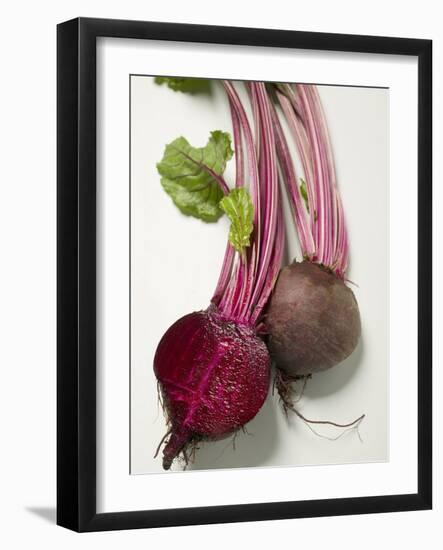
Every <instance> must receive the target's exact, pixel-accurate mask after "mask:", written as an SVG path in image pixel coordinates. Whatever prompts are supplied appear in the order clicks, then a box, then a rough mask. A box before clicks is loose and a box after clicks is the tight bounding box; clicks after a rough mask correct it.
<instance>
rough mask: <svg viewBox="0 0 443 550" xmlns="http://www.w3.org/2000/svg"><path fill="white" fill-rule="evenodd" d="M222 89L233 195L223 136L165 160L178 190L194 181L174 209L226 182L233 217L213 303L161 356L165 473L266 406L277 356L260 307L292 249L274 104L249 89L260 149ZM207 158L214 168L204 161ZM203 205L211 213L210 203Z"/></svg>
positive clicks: (169, 338)
mask: <svg viewBox="0 0 443 550" xmlns="http://www.w3.org/2000/svg"><path fill="white" fill-rule="evenodd" d="M224 87H225V90H226V92H227V94H228V98H229V102H230V107H231V115H232V122H233V130H234V143H235V157H236V186H235V189H233V190H232V191H229V187H228V186H227V184H226V182H224V180H223V178H222V176H221V174H220V173H218V172H216V170H215V168H217V167H219V164H220V163H219V164H217V162H218V160H217V159H218V158H219V156H220V151H219V150H217V151H216V153H214V150H216V149H217V147H219V144H220V139H221V137H222V135H221V133H220V132H213V133H212V134H211V135H212V138H211V139H212V142H211V143H210V144H209V145H208V146H207V148H205V150H204V151H203V150H202V149H200V150H195V149H193V148H191V147H190V146H189V144H187V143H183V139H181V140H178V141H177V140H176V141H175V142H174V143H173V148H172V149H171V146H167V147H169V149H167V151H166V154H165V156H164V159H163V161H162V164H161V169H162V172H163V174H164V175H165V177H166V176H167V177H169V178H172V180H171V181H169V180H168V181H167V182H166V183H167V184H168V189H170V190H171V189H172V190H173V192H174V193H176V191H177V187H176V186H177V185H181V184H183V185H186V184H189V185H190V187H189V188H187V190H186V192H183V189H180V190H179V192H177V193H176V194H175V195H174V197H175V202H176V203H177V201H180V200H181V198H182V197H183V196H185V197H187V198H189V194H190V191H189V189H192V190H193V191H192V192H194V193H195V192H196V190H197V191H198V192H201V194H200V195H194V196H192V201H194V202H195V201H200V203H201V201H204V200H206V199H207V200H212V199H213V197H214V196H217V193H218V191H217V193H216V194H214V193H208V192H207V191H205V190H207V187H208V185H212V186H214V185H215V183H219V184H220V188H221V190H222V193H224V194H225V196H224V197H223V198H222V199H221V201H220V203H219V207H220V208H221V209H222V210H223V211H224V212H225V213H226V214H227V215H228V217H229V218H230V219H231V229H230V233H229V243H228V246H227V249H226V253H225V257H224V261H223V266H222V269H221V273H220V277H219V280H218V283H217V286H216V289H215V292H214V296H213V297H212V300H211V305H210V307H209V308H208V309H207V310H205V311H199V312H194V313H190V314H189V315H185V316H184V317H182V318H181V319H179V320H178V321H177V322H175V323H174V324H173V325H172V326H171V327H170V328H169V329H168V330H167V331H166V333H165V334H164V336H163V337H162V339H161V341H160V343H159V345H158V348H157V351H156V354H155V358H154V372H155V375H156V377H157V380H158V383H159V390H160V393H161V397H162V402H163V407H164V411H165V414H166V417H167V418H166V419H167V423H168V426H169V429H168V432H167V434H166V435H165V437H164V438H163V440H162V442H161V443H160V446H161V445H162V443H163V441H165V446H164V448H163V467H164V468H165V469H166V470H167V469H169V468H170V467H171V464H172V462H173V460H174V459H175V457H177V456H178V455H179V454H182V455H183V456H184V458H185V460H187V458H188V448H189V446H192V445H193V444H194V443H195V442H196V441H198V440H201V439H216V438H220V437H224V436H226V435H229V434H232V433H233V432H235V431H236V430H238V429H239V428H241V427H242V426H243V425H244V424H245V423H247V422H249V420H251V419H252V418H253V417H254V416H255V415H256V414H257V412H258V411H259V410H260V407H261V406H262V405H263V403H264V401H265V398H266V394H267V391H268V387H269V378H270V357H269V352H268V350H267V348H266V345H265V344H264V342H263V340H261V339H260V338H259V337H258V336H257V331H258V329H259V327H261V326H262V311H263V309H264V307H265V305H266V303H267V301H268V298H269V296H270V294H271V291H272V288H273V286H274V283H275V280H276V278H277V275H278V271H279V269H280V266H281V259H282V254H283V246H284V232H283V224H282V219H281V201H280V196H279V187H278V174H277V165H276V162H275V157H276V152H275V141H274V133H273V126H272V118H271V111H270V103H269V99H268V97H267V94H266V87H265V85H264V83H260V82H257V83H251V84H250V93H251V95H252V96H253V97H254V98H255V101H256V105H257V110H256V113H255V115H256V116H257V117H258V118H257V128H256V130H257V136H258V143H257V144H254V140H253V134H252V130H251V128H250V125H249V122H248V119H247V116H246V112H245V110H244V108H243V106H242V104H241V101H240V99H239V97H238V95H237V93H236V91H235V89H234V87H233V86H232V84H231V83H229V82H225V83H224ZM243 142H244V143H245V146H246V155H244V153H243ZM180 148H181V149H180ZM257 150H258V151H259V153H257ZM182 151H183V152H182ZM192 155H194V156H195V158H193V156H192ZM244 157H247V159H246V158H244ZM206 158H207V159H209V160H210V161H211V166H205V165H204V161H205V159H206ZM202 159H203V160H202ZM245 160H247V163H246V162H245ZM182 166H184V167H185V170H184V174H180V178H181V179H180V178H178V177H177V174H176V171H177V169H181V167H182ZM217 169H218V168H217ZM202 170H203V171H204V173H202ZM189 174H191V176H190V175H189ZM196 174H197V175H196ZM186 178H191V180H190V181H189V179H186ZM196 178H198V181H197V184H198V185H197V184H196V181H195V180H196ZM245 181H246V182H248V187H249V189H250V195H249V193H248V191H247V190H246V188H245V187H244V182H245ZM171 182H172V183H171ZM214 182H215V183H214ZM205 186H206V187H205ZM200 206H203V207H204V208H203V210H204V209H205V208H206V206H207V205H206V203H204V204H203V205H201V204H200ZM212 206H214V205H212ZM186 212H187V213H189V212H191V210H189V209H187V210H186ZM200 269H201V267H200ZM194 449H195V446H194Z"/></svg>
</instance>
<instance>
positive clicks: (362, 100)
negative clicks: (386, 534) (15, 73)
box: [103, 53, 416, 494]
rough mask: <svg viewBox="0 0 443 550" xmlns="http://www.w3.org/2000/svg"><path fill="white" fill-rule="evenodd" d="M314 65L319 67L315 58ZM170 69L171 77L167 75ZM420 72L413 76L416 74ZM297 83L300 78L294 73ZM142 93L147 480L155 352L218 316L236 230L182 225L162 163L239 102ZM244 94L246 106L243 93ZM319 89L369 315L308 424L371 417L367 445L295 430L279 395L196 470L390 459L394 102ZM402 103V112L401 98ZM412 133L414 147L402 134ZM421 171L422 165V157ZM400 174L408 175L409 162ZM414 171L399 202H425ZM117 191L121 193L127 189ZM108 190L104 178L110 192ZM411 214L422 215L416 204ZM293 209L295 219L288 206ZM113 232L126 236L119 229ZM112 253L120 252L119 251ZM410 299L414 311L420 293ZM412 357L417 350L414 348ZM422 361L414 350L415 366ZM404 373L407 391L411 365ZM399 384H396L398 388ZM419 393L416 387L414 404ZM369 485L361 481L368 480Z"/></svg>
mask: <svg viewBox="0 0 443 550" xmlns="http://www.w3.org/2000/svg"><path fill="white" fill-rule="evenodd" d="M238 55H239V54H238V53H237V54H236V56H237V57H238ZM149 57H150V56H148V59H149ZM377 57H378V56H377ZM309 64H310V65H312V64H313V60H312V56H310V62H309ZM240 66H241V67H242V66H243V64H242V63H240ZM164 70H165V71H168V70H169V69H168V68H167V67H165V69H164ZM411 71H412V74H414V71H416V67H415V65H413V66H412V69H411ZM298 72H299V70H298V69H297V68H294V70H293V73H292V74H294V75H296V74H298ZM131 82H132V83H131V95H132V104H131V108H132V121H131V128H132V137H131V150H132V169H131V204H132V206H131V223H132V231H131V241H132V243H131V250H132V265H131V274H132V286H131V292H132V306H131V308H132V310H131V311H132V319H131V330H132V341H131V374H132V375H131V396H132V397H131V472H132V473H134V474H137V473H139V474H146V473H152V472H163V469H162V464H161V460H160V458H159V457H157V458H154V451H155V449H156V447H157V444H158V442H159V441H160V440H161V438H162V436H163V435H164V433H165V432H166V430H167V427H166V424H165V420H164V417H163V415H162V414H161V410H160V409H159V405H158V396H157V382H156V379H155V376H154V373H153V370H152V362H153V359H154V353H155V350H156V348H157V345H158V342H159V341H160V338H161V337H162V335H163V334H164V332H165V331H166V330H167V329H168V328H169V326H170V325H171V324H172V323H173V322H174V321H176V320H177V319H179V318H180V317H182V316H183V315H185V314H187V313H189V312H191V311H198V310H201V309H205V308H206V307H207V305H208V302H209V299H210V296H212V293H213V292H214V288H215V284H216V281H217V279H218V275H219V271H220V268H221V264H222V261H223V255H224V251H225V248H226V236H227V233H228V227H229V224H228V223H227V220H226V219H225V218H223V219H222V220H220V222H219V223H215V224H204V223H203V222H201V221H200V220H196V219H194V218H190V217H188V216H184V215H182V214H180V212H179V211H178V210H177V208H176V207H175V206H174V205H173V203H172V201H171V199H170V198H169V197H168V195H167V194H166V193H165V192H164V190H163V189H162V186H161V185H160V177H159V175H158V172H157V169H156V163H157V162H158V161H159V160H160V159H161V158H162V155H163V150H164V146H165V144H166V143H170V142H171V140H172V139H175V137H177V136H180V135H184V136H186V137H187V138H188V140H189V141H190V143H191V144H193V145H194V146H203V145H204V144H205V143H206V140H207V138H208V135H209V131H210V130H213V129H221V130H224V131H228V132H231V124H230V120H231V117H230V112H229V103H228V100H227V98H226V95H225V93H224V91H223V89H222V86H221V85H219V84H214V85H213V86H212V94H211V95H210V96H206V97H205V96H203V97H202V96H201V95H200V96H197V97H195V96H194V97H190V96H188V95H186V94H182V93H174V92H173V91H171V90H169V89H167V88H165V87H164V86H158V85H157V84H155V82H154V79H153V78H151V77H143V76H141V77H140V76H133V77H132V81H131ZM402 88H403V89H402V96H403V97H404V87H402ZM238 89H239V92H240V93H241V94H242V96H241V97H242V98H243V99H244V104H245V105H247V104H248V101H247V95H246V94H245V93H244V88H243V86H239V87H238ZM318 90H319V93H320V97H321V99H322V103H323V106H324V109H325V111H326V116H327V120H328V123H329V129H330V133H331V136H332V142H333V144H334V161H335V165H336V169H337V178H338V181H339V186H340V191H341V195H342V197H343V200H344V208H345V212H346V220H347V226H348V231H349V235H350V238H351V265H350V269H349V271H348V272H347V277H348V278H349V279H350V280H351V281H354V282H355V283H356V284H357V285H358V287H357V286H352V289H353V291H354V293H355V295H356V298H357V301H358V303H359V305H360V311H361V318H362V327H363V329H362V338H361V340H360V343H359V345H358V347H357V349H356V350H355V352H354V353H353V354H352V356H351V357H350V358H349V359H348V360H347V361H345V362H344V363H343V364H341V365H340V366H337V367H336V368H335V369H331V370H329V371H328V372H327V373H323V374H322V375H318V376H314V377H313V379H312V381H310V382H309V383H308V386H307V387H306V392H305V395H304V397H303V399H302V400H301V401H300V403H299V405H298V406H299V408H300V410H301V411H302V412H303V414H305V415H306V416H307V417H308V418H322V419H324V418H328V419H332V420H335V421H336V422H342V423H344V422H350V421H351V420H353V419H355V418H358V416H360V415H361V414H362V413H365V414H366V419H365V420H364V422H363V423H362V425H361V426H360V430H359V431H360V433H361V437H362V441H363V442H361V441H360V440H359V438H358V436H357V434H356V433H355V431H353V432H349V433H347V434H345V435H343V437H341V438H340V439H338V440H336V441H333V442H331V441H329V440H327V439H322V438H319V437H318V436H315V435H314V434H313V433H312V432H311V431H310V430H309V429H308V427H307V426H305V425H303V423H302V422H300V420H299V419H297V418H294V417H292V418H291V417H290V418H291V419H290V421H289V422H288V421H287V419H286V417H285V415H284V413H283V411H282V408H281V405H280V403H279V399H278V396H277V395H274V396H273V395H272V392H270V393H269V395H268V399H267V401H266V404H265V406H264V407H263V409H262V410H261V411H260V412H259V414H258V415H257V416H256V417H255V419H254V420H253V421H252V422H250V423H248V425H247V429H248V434H246V433H242V432H240V433H239V434H238V435H237V437H236V442H235V443H236V444H235V449H234V448H233V445H232V442H231V441H230V440H228V441H226V440H225V441H219V442H210V443H206V444H205V443H203V444H202V445H201V448H200V449H199V451H198V452H197V454H196V458H195V461H194V462H193V463H192V464H191V465H190V466H189V469H191V470H204V469H209V468H235V467H248V466H256V467H265V466H284V465H287V466H295V465H307V464H314V465H315V464H346V463H350V462H356V463H359V462H380V461H385V460H387V459H388V446H387V439H388V434H387V429H388V413H387V411H388V380H389V368H388V365H389V357H388V353H389V350H388V341H389V326H388V321H389V320H388V305H389V301H388V300H389V296H388V284H389V279H388V277H389V273H388V244H389V234H388V233H389V229H388V227H389V223H388V208H389V190H390V189H389V165H388V158H389V156H388V149H389V145H388V144H389V131H388V128H389V111H388V105H389V93H390V92H389V91H388V90H387V89H380V88H362V87H345V86H318ZM411 99H412V101H411V103H412V105H414V103H415V104H416V97H415V96H414V95H412V98H411ZM393 101H396V99H395V95H394V98H393ZM409 109H410V108H409ZM409 109H408V110H409ZM111 111H114V112H115V110H113V109H111ZM409 112H410V111H409ZM404 118H405V117H403V118H402V120H404ZM401 132H402V135H403V136H404V135H405V132H404V126H403V124H402V127H401ZM107 133H108V134H109V133H110V131H109V132H107ZM412 148H413V149H414V148H415V143H414V144H413V147H412ZM410 160H411V161H412V162H413V156H411V159H410ZM401 164H402V165H405V163H404V160H402V162H401ZM234 165H235V163H234V161H232V162H230V163H229V164H228V168H227V170H226V179H227V181H228V182H229V183H230V184H231V185H232V184H233V182H234V181H235V168H234ZM415 171H416V170H415V169H414V168H411V170H407V171H406V174H405V176H406V177H405V178H396V177H395V176H394V179H395V180H401V184H400V185H399V186H398V187H395V186H393V189H392V192H393V194H394V197H395V196H396V193H398V192H402V190H404V189H405V188H406V189H407V188H409V189H411V190H412V191H413V192H412V195H413V198H414V195H415V188H416V181H414V180H415V178H414V177H410V178H409V179H410V183H409V184H408V182H407V177H408V175H409V174H411V173H412V174H413V173H414V172H415ZM299 174H302V172H299ZM108 183H109V180H108ZM116 183H117V184H118V183H120V185H119V187H121V180H120V179H119V180H118V181H117V182H116ZM106 185H107V181H106V179H105V181H104V182H103V187H106ZM124 187H125V186H124ZM125 189H126V194H127V192H128V190H127V188H126V187H125ZM404 194H405V193H404ZM119 203H120V204H122V201H119ZM395 204H397V203H395ZM411 204H413V205H414V207H413V211H415V201H414V200H413V199H412V200H411ZM285 205H286V210H287V211H288V213H289V206H288V203H287V201H285ZM403 210H404V208H403ZM120 218H121V216H120V217H119V219H120ZM411 221H412V220H411V218H410V217H409V215H408V217H407V219H406V220H405V222H404V224H405V225H406V226H411V230H414V229H413V228H414V224H413V223H411ZM404 224H401V225H404ZM113 225H114V227H115V226H116V225H118V222H114V223H113ZM399 225H400V223H399ZM286 226H287V244H286V250H287V254H288V258H289V259H293V258H294V257H298V259H299V260H300V259H301V255H300V250H299V246H298V242H297V238H296V235H295V231H294V222H293V218H292V216H291V215H289V217H287V223H286ZM114 230H115V229H114ZM403 235H404V234H403ZM159 236H161V238H159ZM403 240H404V239H403ZM111 248H112V250H115V244H114V243H113V245H112V247H111ZM126 257H127V254H125V255H124V258H126ZM285 261H287V260H285ZM401 269H402V268H401ZM396 286H398V285H396ZM414 286H415V285H414ZM125 290H126V288H125ZM113 294H114V295H115V292H113ZM411 299H412V301H413V303H414V304H415V301H416V297H415V295H414V293H411ZM402 303H403V307H402V314H401V316H400V317H401V318H400V321H402V320H405V312H404V305H405V301H404V295H403V296H402ZM413 307H414V306H413ZM412 315H413V316H414V317H415V314H413V313H411V317H412ZM154 319H155V322H153V320H154ZM124 320H125V321H126V318H124ZM393 322H394V324H395V322H396V321H395V320H394V321H393ZM398 324H399V323H398V321H397V326H398ZM413 330H414V329H413ZM403 335H404V331H402V337H401V344H400V345H401V347H402V348H404V347H405V346H404V337H403ZM113 340H115V338H113ZM411 346H412V347H415V344H414V343H413V342H412V341H411ZM392 355H393V358H392V362H393V363H395V362H398V355H397V353H396V351H395V349H394V350H393V351H392ZM414 355H415V353H414V351H413V350H411V352H410V353H409V357H413V356H414ZM407 357H408V355H406V358H407ZM104 363H105V364H104V367H103V368H104V369H106V362H104ZM401 363H402V365H401V370H400V372H401V379H402V380H403V379H404V374H405V364H404V362H403V361H402V362H401ZM414 366H415V365H414ZM414 366H413V367H412V368H414ZM119 370H121V364H120V365H119ZM125 374H127V370H125ZM393 380H394V382H393V385H394V384H395V378H393ZM120 387H121V385H120ZM404 391H405V388H404V387H402V392H404ZM415 392H416V389H415V387H414V389H413V393H412V396H411V400H413V397H414V395H415ZM125 394H126V392H125ZM409 409H410V407H408V410H409ZM320 433H323V434H324V435H326V436H329V437H336V436H338V435H339V434H340V430H337V429H335V428H331V429H328V428H326V429H323V430H320ZM182 467H183V466H182V465H180V464H175V465H174V466H173V468H174V469H176V470H177V469H178V470H181V469H182ZM166 475H169V474H166ZM300 475H301V476H302V477H303V476H305V475H306V470H305V469H303V472H300ZM362 475H363V472H362V471H360V478H361V477H362ZM329 477H330V475H329ZM299 484H300V483H299V482H298V483H297V485H299ZM294 494H297V493H294Z"/></svg>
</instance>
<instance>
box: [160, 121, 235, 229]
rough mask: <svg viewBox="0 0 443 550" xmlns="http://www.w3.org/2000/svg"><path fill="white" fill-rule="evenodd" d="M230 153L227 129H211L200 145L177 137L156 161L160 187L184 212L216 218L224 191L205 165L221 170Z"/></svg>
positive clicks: (203, 217)
mask: <svg viewBox="0 0 443 550" xmlns="http://www.w3.org/2000/svg"><path fill="white" fill-rule="evenodd" d="M232 155H233V151H232V148H231V136H230V135H229V134H228V133H227V132H221V131H220V130H215V131H214V132H211V135H210V137H209V140H208V143H207V144H206V146H205V147H200V148H196V147H192V146H191V145H190V144H189V143H188V141H187V140H186V139H185V138H184V137H179V138H177V139H175V140H174V141H172V142H171V143H169V144H168V145H166V147H165V152H164V154H163V158H162V160H161V161H160V162H159V163H158V164H157V170H158V172H159V174H160V176H162V177H161V184H162V186H163V189H164V190H165V191H166V193H168V195H169V196H170V197H171V199H172V200H173V201H174V204H175V205H176V206H177V208H179V209H180V210H181V212H183V214H186V215H187V216H194V217H195V218H199V219H201V220H203V221H205V222H216V221H217V220H218V219H219V218H220V216H222V214H223V212H222V211H221V209H220V207H219V202H220V199H221V198H222V197H223V191H222V189H221V187H220V184H219V183H218V182H217V180H216V179H214V177H213V176H212V175H211V174H210V173H209V171H208V169H209V170H211V171H212V172H213V173H215V174H217V175H221V174H223V172H224V171H225V168H226V163H227V161H228V160H229V159H231V158H232Z"/></svg>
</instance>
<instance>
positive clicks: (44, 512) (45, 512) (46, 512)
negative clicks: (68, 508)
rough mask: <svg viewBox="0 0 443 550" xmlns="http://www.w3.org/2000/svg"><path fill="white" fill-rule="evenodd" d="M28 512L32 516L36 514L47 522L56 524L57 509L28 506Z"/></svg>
mask: <svg viewBox="0 0 443 550" xmlns="http://www.w3.org/2000/svg"><path fill="white" fill-rule="evenodd" d="M26 510H27V511H28V512H30V513H31V514H34V515H35V516H38V517H40V518H42V519H44V520H45V521H49V523H55V522H56V517H57V513H56V509H55V508H48V507H44V506H28V507H27V508H26Z"/></svg>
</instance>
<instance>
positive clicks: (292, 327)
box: [266, 261, 361, 377]
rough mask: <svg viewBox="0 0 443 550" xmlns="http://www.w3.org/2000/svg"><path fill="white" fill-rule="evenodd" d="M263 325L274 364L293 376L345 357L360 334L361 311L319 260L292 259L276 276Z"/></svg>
mask: <svg viewBox="0 0 443 550" xmlns="http://www.w3.org/2000/svg"><path fill="white" fill-rule="evenodd" d="M266 328H267V332H269V339H268V347H269V351H270V353H271V355H272V357H273V358H274V360H275V362H276V363H277V365H278V367H279V368H281V369H282V370H284V371H285V373H286V374H288V375H289V376H291V377H296V376H301V375H307V374H312V373H315V372H319V371H322V370H325V369H328V368H330V367H333V366H334V365H337V364H338V363H340V362H341V361H343V360H344V359H346V358H347V357H348V356H349V355H350V354H351V353H352V352H353V351H354V349H355V347H356V345H357V343H358V340H359V338H360V333H361V323H360V313H359V309H358V305H357V301H356V299H355V296H354V293H353V292H352V290H351V289H350V288H349V287H348V286H346V284H345V283H344V282H343V280H342V279H340V278H339V277H337V276H336V275H334V273H332V272H331V271H330V270H328V269H326V268H324V267H322V266H320V265H318V264H314V263H311V262H308V261H304V262H301V263H297V262H294V263H292V264H291V265H289V266H287V267H285V268H284V269H283V270H282V271H281V273H280V275H279V278H278V282H277V284H276V287H275V290H274V293H273V295H272V298H271V300H270V304H269V308H268V312H267V317H266Z"/></svg>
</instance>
